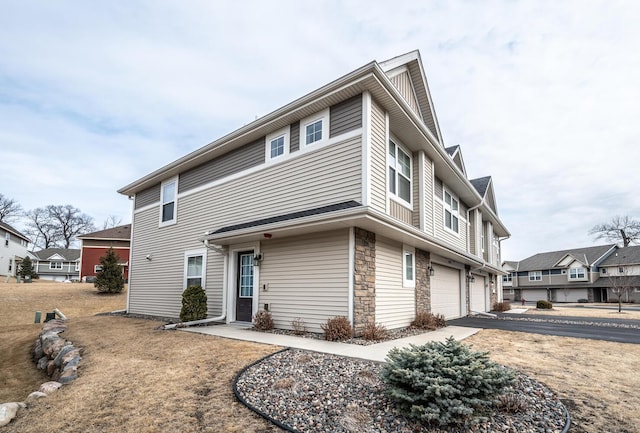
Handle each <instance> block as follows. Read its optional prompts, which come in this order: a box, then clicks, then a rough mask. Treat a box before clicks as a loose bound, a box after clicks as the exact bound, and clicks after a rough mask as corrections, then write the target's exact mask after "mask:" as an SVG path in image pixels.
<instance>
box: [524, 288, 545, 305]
mask: <svg viewBox="0 0 640 433" xmlns="http://www.w3.org/2000/svg"><path fill="white" fill-rule="evenodd" d="M522 297H524V299H525V300H527V301H529V302H536V301H540V300H543V301H546V300H547V289H525V290H522Z"/></svg>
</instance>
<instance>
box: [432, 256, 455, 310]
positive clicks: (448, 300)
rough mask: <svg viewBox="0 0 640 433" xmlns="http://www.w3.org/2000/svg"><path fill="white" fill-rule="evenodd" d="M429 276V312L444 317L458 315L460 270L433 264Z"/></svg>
mask: <svg viewBox="0 0 640 433" xmlns="http://www.w3.org/2000/svg"><path fill="white" fill-rule="evenodd" d="M433 270H434V275H433V277H431V312H432V313H433V314H443V315H444V317H445V319H453V318H456V317H460V316H461V314H460V305H461V303H460V271H459V270H457V269H452V268H448V267H446V266H440V265H433Z"/></svg>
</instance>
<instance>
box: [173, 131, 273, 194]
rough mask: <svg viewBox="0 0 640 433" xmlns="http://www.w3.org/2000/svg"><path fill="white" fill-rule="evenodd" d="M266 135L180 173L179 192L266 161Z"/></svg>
mask: <svg viewBox="0 0 640 433" xmlns="http://www.w3.org/2000/svg"><path fill="white" fill-rule="evenodd" d="M264 158H265V142H264V137H262V138H260V139H259V140H256V141H254V142H252V143H249V144H246V145H244V146H242V147H240V148H238V149H236V150H232V151H231V152H229V153H226V154H224V155H221V156H220V157H218V158H215V159H212V160H211V161H208V162H205V163H204V164H202V165H199V166H198V167H195V168H192V169H191V170H188V171H186V172H184V173H180V178H179V180H178V193H182V192H185V191H189V190H190V189H193V188H196V187H198V186H201V185H205V184H207V183H209V182H213V181H214V180H218V179H221V178H223V177H226V176H229V175H232V174H234V173H238V172H240V171H243V170H246V169H248V168H251V167H255V166H257V165H260V164H262V163H264V161H265V159H264Z"/></svg>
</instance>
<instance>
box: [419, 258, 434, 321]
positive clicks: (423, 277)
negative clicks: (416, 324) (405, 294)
mask: <svg viewBox="0 0 640 433" xmlns="http://www.w3.org/2000/svg"><path fill="white" fill-rule="evenodd" d="M430 261H431V254H429V253H428V252H427V251H422V250H418V249H417V250H416V311H415V312H416V313H418V312H424V313H430V312H431V277H430V276H429V262H430Z"/></svg>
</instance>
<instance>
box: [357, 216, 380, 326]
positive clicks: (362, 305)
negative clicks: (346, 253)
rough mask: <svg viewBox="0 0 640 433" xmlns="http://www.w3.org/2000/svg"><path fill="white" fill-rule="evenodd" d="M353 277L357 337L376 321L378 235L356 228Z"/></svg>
mask: <svg viewBox="0 0 640 433" xmlns="http://www.w3.org/2000/svg"><path fill="white" fill-rule="evenodd" d="M354 230H355V266H354V275H353V280H354V281H353V297H354V299H353V309H354V311H353V313H354V317H353V322H354V323H353V324H354V331H355V334H356V335H357V336H359V335H361V334H362V330H363V329H364V326H365V325H366V324H367V323H375V321H376V234H375V233H373V232H370V231H367V230H363V229H360V228H358V227H356V228H355V229H354Z"/></svg>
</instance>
